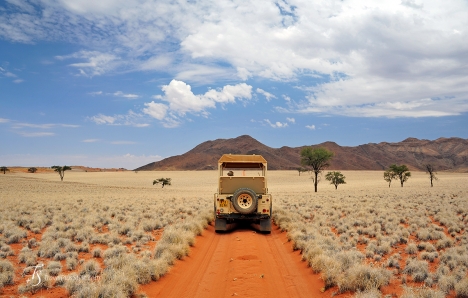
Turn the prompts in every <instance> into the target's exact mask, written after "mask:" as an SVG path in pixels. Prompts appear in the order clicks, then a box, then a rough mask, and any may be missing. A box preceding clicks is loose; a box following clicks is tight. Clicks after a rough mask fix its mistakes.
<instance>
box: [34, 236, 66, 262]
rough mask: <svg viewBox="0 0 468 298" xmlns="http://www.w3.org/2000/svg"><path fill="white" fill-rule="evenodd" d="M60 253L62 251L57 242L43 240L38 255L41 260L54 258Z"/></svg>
mask: <svg viewBox="0 0 468 298" xmlns="http://www.w3.org/2000/svg"><path fill="white" fill-rule="evenodd" d="M59 252H61V250H60V246H59V245H58V244H57V242H55V241H53V240H42V241H41V244H40V245H39V250H38V252H37V255H38V257H41V258H52V257H54V256H55V254H57V253H59Z"/></svg>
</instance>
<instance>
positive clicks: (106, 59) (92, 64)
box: [55, 51, 122, 77]
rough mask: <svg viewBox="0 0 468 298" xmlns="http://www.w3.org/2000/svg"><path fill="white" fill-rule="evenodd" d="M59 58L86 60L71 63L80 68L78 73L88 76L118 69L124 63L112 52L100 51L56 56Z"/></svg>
mask: <svg viewBox="0 0 468 298" xmlns="http://www.w3.org/2000/svg"><path fill="white" fill-rule="evenodd" d="M55 58H56V59H58V60H69V59H75V60H85V62H76V63H71V64H69V65H70V66H72V67H75V68H77V69H78V74H77V75H81V76H86V77H93V76H98V75H102V74H104V73H106V72H109V71H111V70H114V69H116V68H117V67H119V66H120V65H122V61H121V60H120V58H119V57H117V56H116V55H114V54H112V53H102V52H99V51H79V52H76V53H73V54H70V55H65V56H56V57H55Z"/></svg>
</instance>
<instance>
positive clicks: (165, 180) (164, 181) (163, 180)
mask: <svg viewBox="0 0 468 298" xmlns="http://www.w3.org/2000/svg"><path fill="white" fill-rule="evenodd" d="M159 183H161V184H162V187H161V188H163V187H164V185H171V178H159V179H156V180H154V181H153V185H155V184H159Z"/></svg>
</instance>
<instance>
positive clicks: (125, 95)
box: [113, 91, 140, 99]
mask: <svg viewBox="0 0 468 298" xmlns="http://www.w3.org/2000/svg"><path fill="white" fill-rule="evenodd" d="M113 95H114V96H117V97H124V98H129V99H135V98H138V97H140V96H139V95H137V94H131V93H129V94H125V93H123V92H122V91H117V92H114V93H113Z"/></svg>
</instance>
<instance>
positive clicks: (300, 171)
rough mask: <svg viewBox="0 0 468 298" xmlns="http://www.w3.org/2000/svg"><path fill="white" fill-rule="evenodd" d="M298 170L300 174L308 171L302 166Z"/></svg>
mask: <svg viewBox="0 0 468 298" xmlns="http://www.w3.org/2000/svg"><path fill="white" fill-rule="evenodd" d="M297 171H298V172H299V176H301V173H304V172H307V171H308V170H307V169H306V168H303V167H300V168H297Z"/></svg>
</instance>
